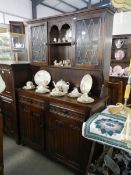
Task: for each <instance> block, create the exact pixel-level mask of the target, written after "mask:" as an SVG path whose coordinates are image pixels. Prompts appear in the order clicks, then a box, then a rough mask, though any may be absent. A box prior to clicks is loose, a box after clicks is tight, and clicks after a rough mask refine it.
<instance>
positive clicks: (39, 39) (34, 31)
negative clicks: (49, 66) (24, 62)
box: [31, 23, 47, 61]
mask: <svg viewBox="0 0 131 175" xmlns="http://www.w3.org/2000/svg"><path fill="white" fill-rule="evenodd" d="M31 39H32V60H33V61H46V59H47V58H46V49H47V45H46V43H47V25H46V23H45V24H43V25H39V26H32V27H31Z"/></svg>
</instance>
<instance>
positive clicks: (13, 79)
mask: <svg viewBox="0 0 131 175" xmlns="http://www.w3.org/2000/svg"><path fill="white" fill-rule="evenodd" d="M0 75H1V76H2V78H3V80H4V81H5V84H6V88H5V90H4V91H3V92H2V93H1V94H0V98H1V101H2V103H1V109H2V114H3V116H4V120H3V122H4V131H5V133H6V134H8V135H9V136H11V137H13V138H15V140H16V142H17V143H19V142H20V134H19V117H18V104H17V97H16V91H15V90H16V88H19V87H22V86H23V85H25V83H26V81H27V80H29V79H31V76H30V75H31V73H30V69H29V64H27V63H25V64H22V63H21V64H20V63H17V64H15V63H13V62H1V63H0Z"/></svg>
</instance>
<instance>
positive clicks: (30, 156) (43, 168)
mask: <svg viewBox="0 0 131 175" xmlns="http://www.w3.org/2000/svg"><path fill="white" fill-rule="evenodd" d="M4 175H75V173H73V172H71V171H70V170H69V169H67V168H66V167H65V166H62V165H61V164H59V163H57V162H55V161H52V160H50V159H48V158H47V157H44V156H43V155H41V154H40V153H39V152H36V151H34V150H32V149H30V148H27V147H26V146H21V145H19V146H18V145H16V143H15V141H14V140H12V139H10V138H9V137H7V136H4Z"/></svg>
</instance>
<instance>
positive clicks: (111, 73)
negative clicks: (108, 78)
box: [109, 66, 112, 75]
mask: <svg viewBox="0 0 131 175" xmlns="http://www.w3.org/2000/svg"><path fill="white" fill-rule="evenodd" d="M111 74H112V67H111V66H110V73H109V75H111Z"/></svg>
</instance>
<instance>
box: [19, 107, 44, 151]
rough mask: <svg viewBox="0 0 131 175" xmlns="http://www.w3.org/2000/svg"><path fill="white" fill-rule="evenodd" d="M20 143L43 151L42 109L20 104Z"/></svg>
mask: <svg viewBox="0 0 131 175" xmlns="http://www.w3.org/2000/svg"><path fill="white" fill-rule="evenodd" d="M20 120H21V136H22V143H23V144H24V143H25V144H29V145H30V146H32V147H34V148H35V149H38V150H41V151H43V146H44V123H43V111H42V110H41V109H39V108H33V107H31V106H28V105H25V104H21V105H20Z"/></svg>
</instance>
